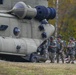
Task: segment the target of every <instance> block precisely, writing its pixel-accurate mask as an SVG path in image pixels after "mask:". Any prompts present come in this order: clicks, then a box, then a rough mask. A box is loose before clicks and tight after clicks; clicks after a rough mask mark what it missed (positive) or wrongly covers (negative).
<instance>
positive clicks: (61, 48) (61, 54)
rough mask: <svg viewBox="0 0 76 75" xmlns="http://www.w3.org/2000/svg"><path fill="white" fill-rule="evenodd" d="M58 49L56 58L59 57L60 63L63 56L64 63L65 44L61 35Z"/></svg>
mask: <svg viewBox="0 0 76 75" xmlns="http://www.w3.org/2000/svg"><path fill="white" fill-rule="evenodd" d="M56 42H57V51H56V58H57V63H59V58H60V57H61V60H62V63H64V45H63V41H62V40H61V38H60V37H58V39H57V41H56Z"/></svg>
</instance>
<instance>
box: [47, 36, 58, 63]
mask: <svg viewBox="0 0 76 75" xmlns="http://www.w3.org/2000/svg"><path fill="white" fill-rule="evenodd" d="M56 47H57V44H56V42H55V41H54V37H53V36H51V37H50V39H49V47H48V52H49V58H50V61H51V63H54V62H55V55H56Z"/></svg>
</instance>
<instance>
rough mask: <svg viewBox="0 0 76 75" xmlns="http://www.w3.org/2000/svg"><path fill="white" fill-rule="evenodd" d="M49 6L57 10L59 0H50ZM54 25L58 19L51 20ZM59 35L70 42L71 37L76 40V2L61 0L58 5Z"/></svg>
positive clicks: (75, 0) (74, 0) (73, 0)
mask: <svg viewBox="0 0 76 75" xmlns="http://www.w3.org/2000/svg"><path fill="white" fill-rule="evenodd" d="M48 1H49V6H50V7H54V8H56V1H57V0H48ZM49 22H50V23H51V24H53V25H55V24H56V19H53V20H49ZM58 34H61V35H62V36H63V39H64V40H66V41H68V39H69V37H74V38H75V39H76V0H59V4H58Z"/></svg>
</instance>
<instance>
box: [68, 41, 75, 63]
mask: <svg viewBox="0 0 76 75" xmlns="http://www.w3.org/2000/svg"><path fill="white" fill-rule="evenodd" d="M67 52H68V58H69V60H68V62H67V63H70V62H71V63H74V58H75V42H74V41H73V40H71V41H70V42H69V43H68V46H67Z"/></svg>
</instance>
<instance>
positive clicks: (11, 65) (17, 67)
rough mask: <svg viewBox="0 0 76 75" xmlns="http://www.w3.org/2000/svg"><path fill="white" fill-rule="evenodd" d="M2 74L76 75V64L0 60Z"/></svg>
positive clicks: (0, 73) (0, 74)
mask: <svg viewBox="0 0 76 75" xmlns="http://www.w3.org/2000/svg"><path fill="white" fill-rule="evenodd" d="M0 75H76V64H51V63H19V62H17V63H16V62H0Z"/></svg>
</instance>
